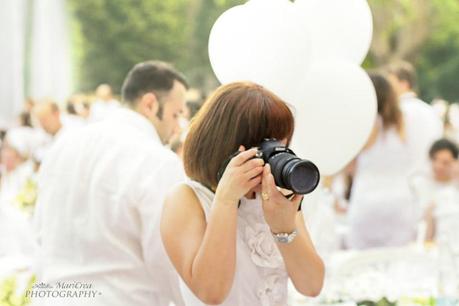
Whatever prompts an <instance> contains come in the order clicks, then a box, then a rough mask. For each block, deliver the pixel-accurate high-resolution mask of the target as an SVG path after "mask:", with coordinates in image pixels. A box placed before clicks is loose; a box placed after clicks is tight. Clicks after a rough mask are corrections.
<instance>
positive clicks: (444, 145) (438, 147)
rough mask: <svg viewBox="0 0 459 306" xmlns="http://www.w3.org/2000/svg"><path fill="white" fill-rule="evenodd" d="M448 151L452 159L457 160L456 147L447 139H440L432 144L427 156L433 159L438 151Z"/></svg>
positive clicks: (458, 153)
mask: <svg viewBox="0 0 459 306" xmlns="http://www.w3.org/2000/svg"><path fill="white" fill-rule="evenodd" d="M443 150H448V151H449V152H451V155H453V157H454V159H458V157H459V149H458V148H457V145H456V144H455V143H454V142H452V141H451V140H449V139H446V138H442V139H440V140H437V141H435V142H434V144H433V145H432V147H430V151H429V156H430V158H434V156H435V154H437V153H438V152H440V151H443Z"/></svg>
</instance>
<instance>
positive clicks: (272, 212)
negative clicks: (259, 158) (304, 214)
mask: <svg viewBox="0 0 459 306" xmlns="http://www.w3.org/2000/svg"><path fill="white" fill-rule="evenodd" d="M261 190H262V192H261V198H262V201H263V211H264V216H265V220H266V223H268V225H269V227H270V228H271V232H273V233H275V234H278V233H291V232H293V231H294V230H295V229H296V223H295V220H296V216H297V213H298V207H299V205H300V203H301V200H302V199H303V196H302V195H295V196H294V197H293V198H292V199H290V200H289V199H287V198H286V197H285V196H284V195H283V194H282V193H281V192H280V191H279V190H278V188H277V187H276V183H275V181H274V176H273V175H272V174H271V168H270V166H269V164H266V165H265V166H264V169H263V178H262V184H261Z"/></svg>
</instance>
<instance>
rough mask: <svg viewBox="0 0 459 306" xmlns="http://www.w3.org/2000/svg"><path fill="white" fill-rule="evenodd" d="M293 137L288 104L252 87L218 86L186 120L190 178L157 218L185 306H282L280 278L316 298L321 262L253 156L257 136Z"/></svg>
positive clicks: (294, 202) (296, 201)
mask: <svg viewBox="0 0 459 306" xmlns="http://www.w3.org/2000/svg"><path fill="white" fill-rule="evenodd" d="M293 130H294V119H293V115H292V113H291V111H290V109H289V107H288V106H287V105H286V104H285V103H284V102H283V101H282V100H280V99H279V98H278V97H277V96H275V95H274V94H272V93H271V92H269V91H268V90H266V89H264V88H263V87H261V86H258V85H255V84H252V83H233V84H229V85H226V86H222V87H220V88H219V89H217V91H216V92H215V93H214V94H213V95H212V96H211V97H210V98H209V100H208V101H207V102H206V103H205V104H204V106H203V108H202V109H201V110H200V112H199V113H198V115H197V117H196V118H195V119H194V120H193V122H192V124H191V127H190V131H189V134H188V136H187V139H186V141H185V145H184V163H185V170H186V173H187V175H188V177H189V178H190V179H191V180H190V181H188V182H186V183H185V184H183V185H180V186H177V187H176V188H175V189H174V190H173V191H172V192H171V193H170V194H169V196H168V197H167V199H166V204H165V208H164V211H163V215H162V219H161V236H162V239H163V242H164V245H165V248H166V251H167V253H168V255H169V258H170V259H171V261H172V263H173V264H174V266H175V268H176V270H177V272H178V273H179V274H180V276H181V290H182V294H183V298H184V301H185V304H186V305H204V304H213V305H215V304H222V305H231V306H238V305H239V306H245V305H251V306H252V305H254V306H255V305H286V304H287V280H288V278H290V279H291V280H292V282H293V284H294V285H295V287H296V289H297V290H298V291H299V292H301V293H302V294H304V295H308V296H316V295H318V294H319V293H320V291H321V288H322V284H323V278H324V265H323V263H322V260H321V259H320V257H319V256H318V254H317V253H316V251H315V249H314V246H313V244H312V242H311V239H310V237H309V234H308V231H307V229H306V226H305V224H304V219H303V215H302V213H301V211H298V208H299V206H300V202H301V200H302V196H300V195H295V196H293V198H291V199H287V198H286V197H284V195H283V194H282V193H281V192H280V191H279V189H278V188H277V187H276V185H275V181H274V177H273V175H272V174H271V170H270V166H269V164H266V165H265V164H264V161H263V159H261V158H256V154H257V149H256V148H255V147H256V146H258V145H259V144H260V143H261V142H262V141H263V140H264V139H265V138H276V139H278V140H280V141H281V142H282V143H283V144H284V145H288V143H289V142H290V140H291V137H292V134H293ZM237 150H239V152H240V153H239V154H237V155H236V156H235V157H233V158H231V160H230V161H229V163H228V165H227V166H226V169H225V170H224V173H223V175H222V177H221V179H220V180H218V178H217V177H218V176H217V173H218V172H219V170H220V168H221V167H222V165H224V163H225V160H227V159H228V157H229V156H232V154H233V153H234V152H235V151H237Z"/></svg>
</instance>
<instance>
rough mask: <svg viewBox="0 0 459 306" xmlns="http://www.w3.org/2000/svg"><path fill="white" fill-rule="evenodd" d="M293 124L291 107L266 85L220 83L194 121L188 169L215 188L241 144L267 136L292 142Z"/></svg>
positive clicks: (255, 143)
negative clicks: (223, 170)
mask: <svg viewBox="0 0 459 306" xmlns="http://www.w3.org/2000/svg"><path fill="white" fill-rule="evenodd" d="M294 127H295V122H294V118H293V114H292V111H291V110H290V108H289V106H288V105H287V104H286V103H285V102H284V101H282V100H281V99H280V98H279V97H277V96H276V95H275V94H273V93H272V92H270V91H269V90H267V89H265V88H264V87H262V86H260V85H257V84H254V83H250V82H237V83H231V84H227V85H224V86H221V87H219V88H218V89H217V90H216V91H215V92H214V93H213V94H212V95H211V96H210V97H209V98H208V100H207V101H206V102H205V103H204V105H203V107H202V108H201V110H200V111H199V112H198V114H197V115H196V117H195V118H194V119H193V120H192V122H191V125H190V130H189V132H188V135H187V138H186V140H185V144H184V148H183V152H184V156H183V159H184V164H185V172H186V174H187V175H188V177H189V178H191V179H193V180H195V181H198V182H200V183H201V184H203V185H204V186H206V187H208V188H210V189H212V190H215V189H216V188H217V185H218V181H217V173H218V171H219V169H220V167H222V165H223V163H224V162H225V160H226V159H228V157H229V156H231V154H233V153H235V152H236V151H237V150H238V149H239V146H240V145H243V146H244V147H245V148H246V149H250V148H252V147H256V146H259V145H260V143H261V142H262V141H263V140H264V139H265V138H276V139H277V140H279V141H281V140H284V139H285V140H287V144H289V143H290V141H291V139H292V135H293V130H294Z"/></svg>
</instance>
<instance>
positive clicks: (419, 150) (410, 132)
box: [400, 92, 443, 172]
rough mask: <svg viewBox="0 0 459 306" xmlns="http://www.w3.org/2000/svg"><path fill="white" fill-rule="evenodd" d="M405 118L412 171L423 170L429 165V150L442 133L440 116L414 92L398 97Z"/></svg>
mask: <svg viewBox="0 0 459 306" xmlns="http://www.w3.org/2000/svg"><path fill="white" fill-rule="evenodd" d="M400 106H401V109H402V112H403V115H404V119H405V127H406V135H407V141H408V144H409V145H410V147H411V150H412V157H413V170H412V172H417V171H425V170H426V169H427V168H428V167H429V163H428V160H429V150H430V147H431V146H432V144H433V143H434V142H435V141H436V140H438V139H440V138H441V137H442V135H443V126H442V123H441V119H440V117H439V116H438V115H437V113H436V112H435V110H434V109H433V107H432V106H430V105H429V104H427V103H425V102H424V101H422V100H420V99H418V98H417V96H416V94H415V93H414V92H410V93H406V94H404V95H402V96H401V97H400Z"/></svg>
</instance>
